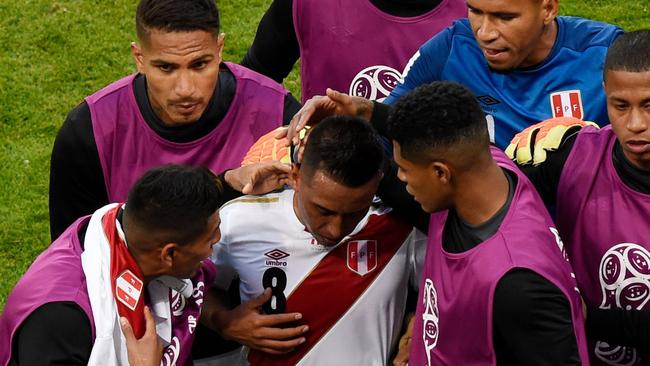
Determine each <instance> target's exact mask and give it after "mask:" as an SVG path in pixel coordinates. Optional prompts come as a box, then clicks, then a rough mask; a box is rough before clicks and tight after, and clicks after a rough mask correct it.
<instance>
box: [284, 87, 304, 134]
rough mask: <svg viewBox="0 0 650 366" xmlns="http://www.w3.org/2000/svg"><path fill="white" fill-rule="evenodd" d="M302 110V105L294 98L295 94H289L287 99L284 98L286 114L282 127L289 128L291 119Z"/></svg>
mask: <svg viewBox="0 0 650 366" xmlns="http://www.w3.org/2000/svg"><path fill="white" fill-rule="evenodd" d="M300 108H302V104H300V102H299V101H298V99H296V97H294V96H293V94H291V93H289V94H287V96H286V97H284V112H283V113H282V125H283V126H288V125H289V123H291V119H292V118H293V116H295V115H296V113H298V111H300Z"/></svg>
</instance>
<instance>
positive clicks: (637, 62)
mask: <svg viewBox="0 0 650 366" xmlns="http://www.w3.org/2000/svg"><path fill="white" fill-rule="evenodd" d="M610 70H613V71H628V72H645V71H650V30H647V29H644V30H637V31H634V32H627V33H623V34H621V35H620V36H619V37H618V38H617V39H616V41H614V43H613V44H612V45H611V46H610V47H609V50H607V56H606V57H605V68H604V75H603V80H605V79H606V76H607V71H610Z"/></svg>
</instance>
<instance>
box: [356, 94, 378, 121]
mask: <svg viewBox="0 0 650 366" xmlns="http://www.w3.org/2000/svg"><path fill="white" fill-rule="evenodd" d="M359 99H360V101H361V103H359V107H358V109H357V117H359V118H361V119H363V120H364V121H366V122H369V121H370V119H371V118H372V110H373V108H374V103H373V102H372V101H370V100H368V99H366V98H361V97H359Z"/></svg>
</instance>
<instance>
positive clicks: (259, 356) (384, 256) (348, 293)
mask: <svg viewBox="0 0 650 366" xmlns="http://www.w3.org/2000/svg"><path fill="white" fill-rule="evenodd" d="M411 230H412V227H411V226H409V225H407V224H404V223H402V222H401V221H398V220H397V219H395V218H394V217H393V216H392V215H391V214H387V215H381V216H376V215H373V216H371V217H370V218H369V220H368V224H367V225H366V227H365V228H364V229H363V230H361V232H359V233H358V234H357V235H354V237H352V238H351V239H350V240H349V241H348V243H343V244H341V245H339V246H338V247H337V248H336V249H334V250H332V251H331V252H329V253H327V255H326V256H325V257H324V258H323V259H322V260H321V261H320V262H319V263H318V265H317V266H316V267H315V268H314V269H313V271H312V272H311V273H310V274H309V276H308V277H306V278H305V279H304V280H303V282H302V283H301V284H300V285H298V287H296V288H295V289H294V291H293V292H292V293H291V295H290V296H289V298H288V299H287V306H286V312H287V313H292V312H299V313H302V316H303V318H302V321H303V322H304V323H305V324H307V325H309V332H308V333H307V336H306V338H307V340H306V342H305V343H304V344H302V345H301V346H299V347H298V348H297V349H296V350H295V351H293V352H291V353H289V354H286V355H270V354H266V353H264V352H260V351H257V350H251V351H250V353H249V355H248V361H249V363H250V364H251V366H271V365H273V366H275V365H277V366H280V365H295V364H296V363H298V362H299V361H300V360H301V359H302V357H303V356H304V355H305V354H306V353H307V352H309V350H310V349H311V348H312V347H313V346H314V345H315V344H316V343H318V341H319V340H320V339H321V337H323V335H324V334H326V333H327V332H328V331H329V329H330V328H331V327H332V326H333V325H334V324H336V322H338V321H339V319H341V317H342V316H343V315H344V314H345V313H346V312H347V311H348V309H350V307H351V306H352V305H353V304H354V303H355V302H356V301H357V299H358V298H359V296H361V294H362V293H363V292H364V291H365V290H366V289H367V288H368V286H370V284H372V282H373V281H374V280H375V278H377V276H378V275H379V274H380V273H381V271H382V270H383V269H384V267H385V266H386V264H387V263H388V262H389V261H390V259H391V258H392V257H393V255H394V254H395V253H396V252H397V250H398V249H399V248H400V247H401V246H402V243H404V240H405V239H406V238H407V236H408V235H409V234H410V232H411ZM365 241H375V242H376V249H375V250H374V254H375V255H376V258H371V259H370V263H371V264H372V267H373V268H372V269H371V270H369V271H365V274H364V275H361V274H359V273H358V272H357V271H355V270H353V269H352V268H349V267H348V264H349V263H350V262H349V261H350V259H349V256H350V254H351V253H355V252H358V249H357V248H356V247H355V248H352V249H350V250H348V245H349V244H350V243H359V242H365ZM364 250H365V253H371V250H369V249H364ZM367 263H369V261H368V260H367V259H364V266H365V268H369V267H368V265H367ZM360 352H363V351H362V350H360Z"/></svg>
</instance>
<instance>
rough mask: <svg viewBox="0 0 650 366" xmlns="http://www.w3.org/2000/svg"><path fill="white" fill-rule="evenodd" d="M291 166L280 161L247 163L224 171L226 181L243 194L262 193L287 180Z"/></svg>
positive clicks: (285, 182)
mask: <svg viewBox="0 0 650 366" xmlns="http://www.w3.org/2000/svg"><path fill="white" fill-rule="evenodd" d="M290 172H291V166H290V165H289V164H285V163H282V162H280V161H266V162H263V163H256V164H249V165H245V166H242V167H240V168H237V169H233V170H230V171H228V172H226V174H225V179H226V182H227V183H228V184H229V185H230V186H231V187H232V188H233V189H235V190H238V191H240V192H242V193H244V194H264V193H268V192H271V191H274V190H276V189H278V188H281V187H282V186H284V185H285V184H287V183H288V181H289V173H290Z"/></svg>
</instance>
